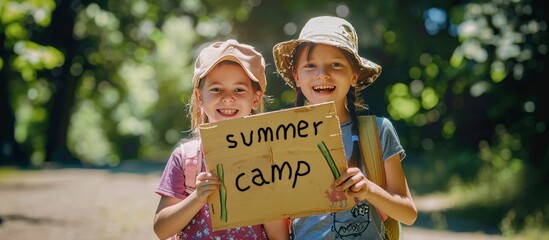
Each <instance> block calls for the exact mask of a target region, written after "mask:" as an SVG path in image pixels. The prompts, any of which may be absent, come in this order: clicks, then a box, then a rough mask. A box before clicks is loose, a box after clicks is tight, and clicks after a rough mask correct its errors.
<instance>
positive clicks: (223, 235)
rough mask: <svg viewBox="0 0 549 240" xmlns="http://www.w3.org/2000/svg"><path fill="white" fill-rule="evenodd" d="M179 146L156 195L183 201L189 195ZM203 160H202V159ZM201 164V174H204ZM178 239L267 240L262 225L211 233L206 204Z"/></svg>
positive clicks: (173, 154) (203, 165)
mask: <svg viewBox="0 0 549 240" xmlns="http://www.w3.org/2000/svg"><path fill="white" fill-rule="evenodd" d="M181 151H182V149H181V146H178V147H177V148H176V149H175V150H174V151H173V152H172V154H171V156H170V159H169V160H168V163H167V164H166V168H165V169H164V173H163V174H162V177H161V178H160V184H159V185H158V187H157V188H156V191H155V192H156V193H157V194H159V195H165V196H169V197H175V198H179V199H185V198H186V197H188V196H189V194H188V193H187V192H186V191H185V189H186V188H185V174H184V169H183V168H184V165H182V164H181V163H182V162H183V161H182V159H181ZM202 159H203V158H202ZM205 171H206V167H205V164H202V169H201V172H205ZM177 238H178V239H179V238H180V239H267V235H266V233H265V230H264V228H263V225H253V226H247V227H239V228H233V229H228V230H220V231H215V232H214V231H213V230H212V224H211V219H210V210H209V208H208V204H204V207H202V209H200V211H198V213H197V214H196V215H195V216H194V217H193V219H192V220H191V221H190V222H189V224H187V226H185V227H184V228H183V229H182V230H181V232H179V234H178V235H177Z"/></svg>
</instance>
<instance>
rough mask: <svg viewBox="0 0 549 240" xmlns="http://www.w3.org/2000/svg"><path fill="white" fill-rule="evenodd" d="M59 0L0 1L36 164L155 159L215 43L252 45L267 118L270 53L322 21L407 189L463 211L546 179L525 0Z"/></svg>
mask: <svg viewBox="0 0 549 240" xmlns="http://www.w3.org/2000/svg"><path fill="white" fill-rule="evenodd" d="M59 3H60V4H62V5H61V6H56V5H55V1H53V0H45V1H44V0H29V1H17V0H4V1H2V2H0V26H1V28H0V37H1V39H2V40H4V45H3V46H2V47H3V49H2V51H3V52H2V55H1V57H0V69H1V70H2V71H1V73H2V74H3V75H2V80H1V81H6V82H7V83H6V86H7V87H8V89H9V90H5V93H6V94H7V96H9V97H8V101H7V102H6V103H3V104H7V105H8V106H9V107H10V109H13V110H12V112H13V116H14V117H15V123H14V127H13V130H11V131H12V132H13V133H12V134H13V136H14V139H15V141H16V144H18V145H19V146H20V147H21V148H22V149H24V151H27V152H28V153H29V156H30V158H31V160H32V162H33V163H34V164H35V165H38V166H40V165H41V164H42V163H43V162H44V161H45V160H47V159H46V158H47V156H46V152H45V149H46V145H47V144H48V143H49V142H51V141H54V140H57V139H63V138H64V137H66V141H65V142H64V143H66V145H67V148H68V149H69V150H70V152H71V153H72V154H73V155H75V156H76V157H77V158H78V159H79V160H80V161H81V162H83V163H85V164H90V165H108V166H114V165H117V164H118V163H119V162H120V161H123V160H124V159H130V158H152V159H165V158H166V156H167V155H168V154H169V152H170V151H171V149H172V147H173V146H174V145H175V144H176V143H177V141H178V140H179V139H180V137H185V135H186V134H188V132H187V130H188V128H189V120H190V119H189V118H188V116H187V113H186V111H185V104H186V103H187V101H188V99H189V97H190V94H192V86H191V83H190V79H191V77H192V74H193V63H194V59H195V57H196V55H197V54H198V52H199V50H200V49H201V48H202V47H203V46H204V45H205V44H207V43H208V42H210V41H213V40H217V39H226V38H236V39H238V40H239V41H240V42H243V43H248V44H251V45H253V46H255V47H256V49H257V50H258V51H260V52H261V53H262V54H263V55H264V57H265V58H266V62H267V63H268V66H267V78H268V80H269V81H268V92H267V94H268V95H270V96H272V98H273V99H274V102H273V103H272V104H271V105H269V106H268V109H269V110H278V109H281V108H288V107H291V106H293V100H294V97H295V94H294V92H293V91H292V90H291V89H289V88H288V87H287V86H286V85H285V84H284V82H283V81H282V79H281V78H280V77H279V76H277V75H276V74H275V71H276V69H275V68H274V66H273V64H272V62H273V60H272V53H271V52H272V46H273V45H274V44H275V43H278V42H281V41H286V40H288V39H291V38H297V37H298V34H299V29H300V28H301V27H302V26H303V25H304V24H305V22H306V21H307V20H308V19H309V18H310V17H312V16H317V15H337V16H341V17H344V18H346V19H348V20H349V21H350V22H351V23H353V25H354V26H355V28H356V29H357V31H358V33H359V45H360V46H359V48H360V49H359V51H360V54H361V55H362V56H365V57H366V58H368V59H370V60H372V61H374V62H376V63H379V64H380V65H382V66H383V73H382V75H381V77H380V78H379V79H378V80H377V81H376V83H375V84H373V85H372V86H370V87H369V88H367V89H366V90H364V93H365V96H366V100H367V103H368V104H369V106H370V108H371V109H372V110H373V111H374V112H375V113H376V114H378V115H383V116H389V117H391V118H392V119H393V120H394V123H395V126H396V127H397V129H398V132H399V136H400V138H401V142H402V143H403V145H404V147H405V148H406V150H407V152H408V153H409V156H410V157H409V158H407V161H406V164H408V161H410V163H409V165H408V166H409V167H410V170H407V172H409V174H408V173H407V174H408V177H409V179H410V185H411V188H412V190H413V191H414V192H416V193H419V194H425V193H429V192H431V191H448V192H450V193H452V194H455V195H457V196H462V195H464V194H468V195H466V196H469V197H468V198H464V199H463V201H462V203H463V204H469V205H470V206H474V205H475V206H478V205H491V204H492V205H497V206H496V207H500V208H504V207H506V206H510V205H512V204H513V203H514V202H515V201H518V200H517V199H522V198H520V196H521V195H527V194H536V193H537V192H536V191H535V190H534V189H536V190H537V188H539V187H540V186H544V184H546V183H547V178H546V177H545V176H547V173H548V168H549V167H548V166H547V164H544V163H543V161H544V159H547V158H548V157H549V156H548V155H549V153H548V152H549V151H548V150H547V145H546V144H542V143H541V142H542V140H543V139H547V137H548V134H547V132H548V131H547V124H549V120H548V119H547V117H546V116H545V115H546V114H544V111H545V112H546V111H548V110H547V102H549V101H548V100H547V97H545V95H546V94H545V93H544V91H543V89H542V88H541V87H540V86H541V84H542V78H544V77H545V76H546V74H545V73H546V71H547V64H549V63H548V62H547V50H548V46H547V43H548V42H549V41H548V38H547V22H546V19H544V16H546V15H547V12H544V11H546V9H543V8H541V7H539V6H537V5H536V4H537V2H534V1H530V0H524V1H512V0H492V1H489V0H488V1H463V2H459V3H455V2H441V1H399V0H390V1H387V0H385V1H379V0H376V1H367V2H365V1H340V2H334V1H324V0H321V1H318V0H316V1H314V0H307V1H290V0H283V1H241V0H224V1H220V0H207V1H199V0H184V1H169V0H161V1H152V0H119V1H99V2H95V3H89V4H85V3H83V2H70V1H69V2H67V1H61V2H59ZM64 4H70V6H69V5H64ZM59 9H70V12H71V13H73V14H75V15H74V19H66V20H67V21H69V20H70V21H71V22H72V21H74V26H70V29H69V30H71V31H68V32H71V33H72V36H65V35H64V36H59V39H58V41H59V42H64V43H66V42H69V43H70V46H63V45H61V44H57V45H55V44H54V43H51V42H48V41H46V40H45V39H51V34H52V33H51V32H49V30H50V28H49V26H50V25H51V24H52V21H53V20H54V18H52V17H53V16H54V13H55V10H59ZM66 17H67V18H70V17H71V16H66ZM57 30H63V29H56V32H57ZM67 39H68V40H70V41H62V40H67ZM65 73H66V74H68V76H69V77H68V78H63V79H61V78H60V77H59V76H62V75H63V74H65ZM4 78H5V79H4ZM69 82H70V83H71V84H74V86H75V91H74V97H70V96H69V97H68V98H67V100H66V101H71V103H73V104H66V106H72V108H71V109H68V111H69V112H70V114H69V118H70V121H68V122H69V123H68V124H69V126H67V127H68V133H67V134H66V135H67V136H52V135H51V134H50V132H49V131H48V129H50V128H52V126H55V123H52V122H51V121H52V119H54V118H53V117H52V109H54V107H55V106H54V104H59V102H61V103H63V105H64V104H65V103H64V102H63V101H59V102H56V101H55V99H57V97H60V94H61V90H60V89H61V87H63V86H66V85H69ZM2 109H8V108H7V107H6V106H4V105H3V106H2ZM3 127H4V126H3ZM540 159H541V160H540ZM449 179H451V181H450V184H445V183H446V182H447V180H449ZM509 182H512V184H503V183H509ZM542 189H543V188H542ZM542 199H544V198H542ZM532 203H533V204H531V206H536V204H537V205H539V203H536V202H535V201H533V202H532ZM540 209H541V210H540ZM537 212H542V215H541V217H540V215H539V214H538V213H537ZM523 213H524V214H523ZM502 215H503V216H505V218H504V219H503V221H502V222H501V226H502V229H503V232H504V233H506V234H508V233H509V234H511V235H513V234H517V233H518V232H519V230H517V229H525V230H524V231H525V232H532V230H529V229H530V228H529V226H530V227H532V226H533V227H536V226H538V225H536V224H538V222H539V221H540V220H539V219H540V218H541V219H544V220H543V221H547V220H546V219H547V216H549V214H548V213H547V210H546V209H542V208H541V207H524V208H521V209H517V208H513V209H511V210H506V211H503V213H502ZM528 234H529V233H528Z"/></svg>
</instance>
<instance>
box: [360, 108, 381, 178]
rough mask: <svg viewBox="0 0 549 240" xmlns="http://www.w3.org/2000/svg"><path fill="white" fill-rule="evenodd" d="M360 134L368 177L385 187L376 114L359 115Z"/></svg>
mask: <svg viewBox="0 0 549 240" xmlns="http://www.w3.org/2000/svg"><path fill="white" fill-rule="evenodd" d="M358 135H359V139H360V151H361V153H362V160H363V163H364V168H366V174H367V175H368V178H369V179H370V180H371V181H372V182H374V183H375V184H377V185H379V186H380V187H382V188H385V169H384V165H383V164H384V163H383V157H382V152H381V144H380V143H379V133H378V129H377V122H376V116H375V115H364V116H358Z"/></svg>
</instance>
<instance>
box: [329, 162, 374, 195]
mask: <svg viewBox="0 0 549 240" xmlns="http://www.w3.org/2000/svg"><path fill="white" fill-rule="evenodd" d="M365 179H366V177H364V174H362V172H361V171H360V169H358V168H349V169H347V170H346V171H344V172H343V173H342V174H341V176H340V177H339V178H338V179H336V181H335V182H334V184H335V187H336V190H338V191H345V190H347V189H349V190H351V191H353V192H357V191H360V190H361V189H362V188H364V187H365V184H366V182H365V181H363V180H365ZM357 183H359V184H357Z"/></svg>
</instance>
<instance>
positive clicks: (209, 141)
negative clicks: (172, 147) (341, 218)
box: [199, 102, 354, 231]
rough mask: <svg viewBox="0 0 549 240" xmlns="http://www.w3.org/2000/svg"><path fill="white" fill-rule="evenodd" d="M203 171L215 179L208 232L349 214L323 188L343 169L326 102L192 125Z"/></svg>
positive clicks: (343, 200) (348, 201)
mask: <svg viewBox="0 0 549 240" xmlns="http://www.w3.org/2000/svg"><path fill="white" fill-rule="evenodd" d="M199 130H200V135H201V138H202V144H203V146H204V154H205V161H206V167H207V169H208V171H209V172H211V173H214V174H216V175H217V176H218V177H219V178H220V180H221V181H222V185H221V187H220V188H219V191H216V192H214V193H213V194H212V195H211V196H210V198H209V202H208V204H209V208H210V215H211V219H212V225H213V229H214V231H217V230H221V229H229V228H235V227H241V226H247V225H254V224H261V223H265V222H267V221H272V220H276V219H281V218H284V217H303V216H310V215H315V214H320V213H328V212H334V211H341V210H344V209H349V208H351V207H352V206H353V205H354V201H353V199H352V198H351V197H349V196H348V195H346V193H344V192H338V191H334V190H333V189H332V188H331V187H330V186H331V185H332V184H333V182H334V180H335V179H336V178H337V177H339V173H340V172H343V171H344V170H345V169H347V162H346V160H345V153H344V149H343V143H342V139H341V129H340V126H339V120H338V118H337V116H336V110H335V104H334V103H333V102H330V103H323V104H318V105H310V106H305V107H299V108H292V109H287V110H281V111H274V112H269V113H263V114H257V115H253V116H248V117H244V118H238V119H231V120H226V121H221V122H216V123H210V124H205V125H202V126H200V127H199Z"/></svg>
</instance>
